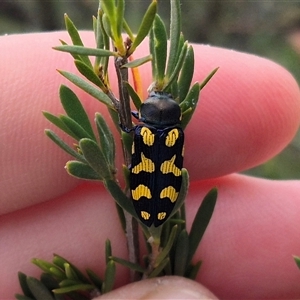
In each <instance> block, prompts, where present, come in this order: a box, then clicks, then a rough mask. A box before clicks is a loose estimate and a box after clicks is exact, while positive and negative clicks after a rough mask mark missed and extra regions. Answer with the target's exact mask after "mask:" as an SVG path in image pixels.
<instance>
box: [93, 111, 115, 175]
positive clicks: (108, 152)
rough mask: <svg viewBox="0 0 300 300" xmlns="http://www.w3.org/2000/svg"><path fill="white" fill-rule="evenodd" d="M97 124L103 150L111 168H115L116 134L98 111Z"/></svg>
mask: <svg viewBox="0 0 300 300" xmlns="http://www.w3.org/2000/svg"><path fill="white" fill-rule="evenodd" d="M95 118H96V125H97V130H98V134H99V139H100V147H101V150H102V152H103V154H104V156H105V157H106V161H107V162H108V164H109V165H110V167H111V169H112V170H114V169H115V155H116V145H115V140H114V136H113V134H112V132H111V130H110V129H109V127H108V126H107V123H106V121H105V120H104V118H103V117H102V115H101V114H100V113H96V116H95Z"/></svg>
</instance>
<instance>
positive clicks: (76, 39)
mask: <svg viewBox="0 0 300 300" xmlns="http://www.w3.org/2000/svg"><path fill="white" fill-rule="evenodd" d="M64 18H65V25H66V28H67V31H68V33H69V35H70V37H71V39H72V42H73V44H74V45H81V46H83V42H82V40H81V38H80V35H79V33H78V30H77V28H76V26H75V25H74V23H73V22H72V20H71V19H70V18H69V16H68V15H67V14H64Z"/></svg>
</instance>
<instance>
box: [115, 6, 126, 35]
mask: <svg viewBox="0 0 300 300" xmlns="http://www.w3.org/2000/svg"><path fill="white" fill-rule="evenodd" d="M124 11H125V1H124V0H118V2H117V6H116V21H117V22H116V34H117V36H121V35H122V29H123V19H124Z"/></svg>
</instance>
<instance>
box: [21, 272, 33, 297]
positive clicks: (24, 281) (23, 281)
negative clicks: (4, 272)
mask: <svg viewBox="0 0 300 300" xmlns="http://www.w3.org/2000/svg"><path fill="white" fill-rule="evenodd" d="M18 278H19V283H20V286H21V289H22V292H23V294H24V296H26V297H29V298H32V297H33V295H32V293H31V291H30V289H29V287H28V285H27V276H26V274H24V273H22V272H18Z"/></svg>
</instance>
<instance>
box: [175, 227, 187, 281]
mask: <svg viewBox="0 0 300 300" xmlns="http://www.w3.org/2000/svg"><path fill="white" fill-rule="evenodd" d="M188 253H189V236H188V233H187V231H186V230H185V229H184V230H182V231H181V232H180V234H179V235H178V238H177V241H176V248H175V257H174V274H173V275H177V276H184V273H185V271H186V265H187V258H188Z"/></svg>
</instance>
